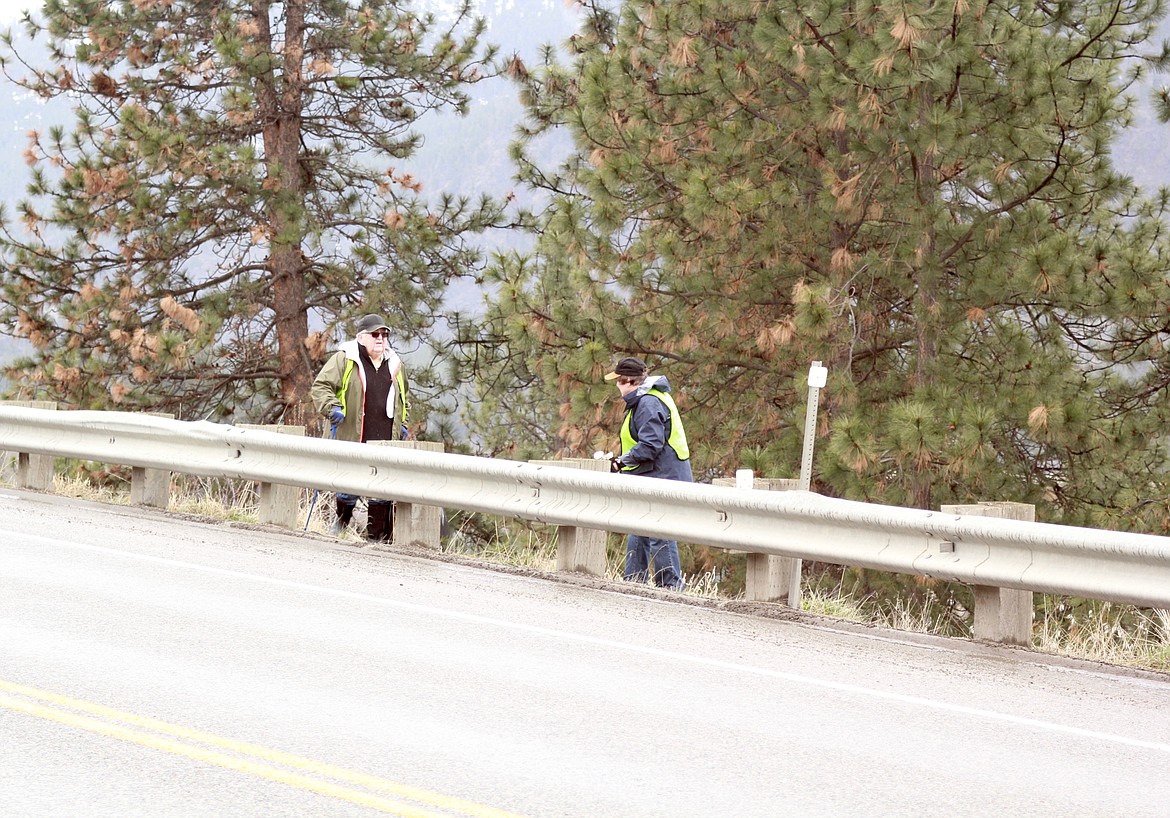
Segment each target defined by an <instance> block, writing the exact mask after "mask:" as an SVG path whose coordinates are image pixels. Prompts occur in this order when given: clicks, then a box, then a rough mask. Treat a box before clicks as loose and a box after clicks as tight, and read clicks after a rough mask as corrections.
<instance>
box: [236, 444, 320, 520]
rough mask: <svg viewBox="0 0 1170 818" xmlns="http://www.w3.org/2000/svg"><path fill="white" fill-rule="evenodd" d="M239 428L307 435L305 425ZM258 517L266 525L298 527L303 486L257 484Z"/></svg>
mask: <svg viewBox="0 0 1170 818" xmlns="http://www.w3.org/2000/svg"><path fill="white" fill-rule="evenodd" d="M237 428H240V429H258V430H260V431H262V432H276V433H277V434H281V435H294V436H296V437H304V436H305V427H304V426H284V425H282V424H271V425H269V424H251V423H241V424H239V426H238V427H237ZM256 493H257V503H256V519H257V520H258V521H259V522H260V523H262V524H264V525H278V526H281V527H283V528H297V527H298V517H299V515H300V510H301V487H300V486H292V485H287V484H282V483H264V482H261V483H260V484H259V485H258V486H257V491H256Z"/></svg>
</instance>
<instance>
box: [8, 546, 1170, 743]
mask: <svg viewBox="0 0 1170 818" xmlns="http://www.w3.org/2000/svg"><path fill="white" fill-rule="evenodd" d="M0 534H5V535H12V536H14V537H22V538H26V539H31V540H36V541H39V542H42V543H45V544H46V545H53V546H67V547H70V548H77V549H81V550H84V551H92V552H95V553H99V554H110V555H114V556H118V557H124V558H129V559H133V560H139V561H141V562H152V563H155V564H158V565H169V566H172V567H175V568H186V569H190V570H193V571H200V572H203V573H205V574H215V575H218V576H225V577H234V578H236V579H243V580H250V581H254V582H261V583H265V584H268V585H274V586H277V587H281V588H290V589H294V590H298V591H307V592H311V593H317V594H326V595H328V596H334V597H340V598H343V599H352V600H356V601H361V602H370V603H374V604H377V605H383V606H386V607H391V608H399V609H401V610H406V611H414V612H416V613H424V614H428V615H431V616H441V617H446V618H447V619H454V620H462V621H464V622H473V623H476V624H480V625H490V626H492V627H497V628H503V629H508V630H513V631H520V632H522V633H531V634H537V635H540V636H549V637H553V638H556V639H564V640H566V641H572V642H578V643H582V644H588V645H598V646H601V647H607V648H613V649H615V650H622V651H626V652H628V653H637V654H642V655H645V656H656V657H659V658H662V659H673V660H675V661H679V662H688V663H690V664H695V665H704V666H706V667H713V668H719V669H721V670H729V671H735V672H738V673H747V674H751V675H755V676H765V677H769V678H774V679H783V680H785V681H788V682H794V683H796V684H803V685H807V686H809V687H818V688H823V689H826V690H836V691H839V692H843V693H852V694H855V695H860V696H869V697H871V698H875V699H882V700H885V701H893V702H900V703H902V704H909V705H915V706H919V707H927V708H931V709H934V710H943V711H947V712H950V713H960V714H963V715H967V716H974V717H976V718H982V719H988V720H990V721H998V722H1006V723H1008V724H1016V725H1020V726H1022V727H1031V728H1035V729H1038V730H1047V731H1050V732H1054V733H1064V734H1066V735H1072V736H1079V737H1081V738H1088V739H1096V740H1099V741H1107V742H1111V743H1113V744H1123V745H1126V746H1129V747H1140V748H1142V749H1146V750H1157V751H1159V752H1163V753H1170V743H1165V742H1158V741H1146V740H1144V739H1135V738H1130V737H1128V736H1119V735H1116V734H1114V733H1102V732H1099V731H1097V730H1086V729H1085V728H1083V727H1073V726H1070V725H1067V724H1057V723H1056V722H1050V721H1043V720H1040V719H1030V718H1025V717H1023V716H1013V715H1011V714H1008V713H997V712H995V711H994V710H985V709H983V708H979V707H967V706H966V705H961V704H952V703H950V702H943V701H938V700H936V699H927V698H924V697H922V696H908V695H905V694H903V693H893V692H890V691H885V690H876V689H874V688H869V687H862V686H860V685H852V684H847V683H845V682H833V681H828V680H826V679H815V678H813V677H811V676H803V675H800V674H798V673H788V672H785V671H782V670H771V669H769V668H761V667H755V666H753V665H744V664H739V663H737V662H725V661H722V660H720V659H708V658H706V657H703V656H695V655H692V654H689V653H679V652H677V651H671V650H662V649H661V648H648V647H643V646H641V645H633V644H630V643H629V642H619V641H617V640H614V639H602V638H600V637H597V636H585V635H582V634H578V633H570V632H569V631H561V630H557V629H555V628H545V627H542V626H539V625H526V624H522V623H518V622H509V621H507V620H504V619H495V618H493V617H490V616H481V615H479V614H469V613H462V612H460V611H450V610H446V609H443V608H433V607H430V606H427V605H418V604H416V603H413V602H400V601H398V600H393V599H387V598H386V597H380V596H373V595H370V594H361V593H357V592H354V591H341V590H337V589H335V588H325V587H322V586H320V585H310V584H308V583H304V582H294V581H293V580H287V579H275V578H273V577H266V576H262V575H260V574H249V573H246V572H244V571H233V570H231V569H228V568H216V567H215V566H210V565H200V564H198V563H194V562H184V561H182V560H174V559H169V558H167V557H155V556H151V555H148V554H135V553H134V552H132V551H121V550H119V549H117V548H106V547H105V546H100V545H90V544H87V543H75V542H69V541H68V540H59V539H53V538H50V537H42V536H40V535H37V534H29V533H27V532H24V531H7V530H3V531H0Z"/></svg>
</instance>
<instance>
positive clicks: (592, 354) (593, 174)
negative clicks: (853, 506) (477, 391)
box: [488, 0, 1170, 528]
mask: <svg viewBox="0 0 1170 818" xmlns="http://www.w3.org/2000/svg"><path fill="white" fill-rule="evenodd" d="M1161 15H1162V6H1161V3H1160V0H1150V1H1149V2H1146V1H1145V0H1139V2H1136V3H1133V4H1130V5H1127V6H1124V7H1119V6H1117V4H1115V3H1108V2H1101V1H1100V0H1075V2H1070V3H1064V4H1058V5H1055V6H1053V5H1047V4H1036V5H1026V6H1001V5H999V4H997V3H994V2H986V1H984V2H967V0H958V1H957V2H955V3H953V4H937V3H923V2H910V3H897V4H870V5H866V4H861V5H859V4H857V3H855V2H851V1H850V2H844V1H843V0H814V2H810V3H797V2H793V0H786V1H785V2H778V3H767V4H761V3H755V2H749V0H694V1H693V2H677V1H676V0H631V2H627V3H625V4H623V5H622V6H621V9H620V12H612V11H609V10H607V9H606V8H605V7H603V6H598V5H595V6H593V7H591V13H590V16H589V19H588V21H587V22H586V24H585V25H584V26H583V27H582V30H581V32H580V34H579V35H578V36H576V37H575V38H573V40H572V41H571V42H570V43H569V46H570V48H571V49H572V50H573V59H572V61H571V62H570V63H568V64H564V63H562V62H560V60H559V59H558V57H557V54H556V53H555V52H554V51H552V50H550V51H549V53H548V57H547V59H546V60H545V62H544V64H543V65H540V66H538V67H535V68H529V67H528V66H523V65H518V64H514V65H513V66H512V74H513V76H515V77H516V78H517V80H518V82H519V83H520V84H521V86H522V89H523V94H524V99H525V102H526V105H527V106H528V120H527V123H526V132H525V133H524V134H523V138H522V139H521V140H520V141H519V142H518V144H517V146H516V149H515V154H516V157H517V160H518V164H519V167H520V171H521V175H522V176H523V178H524V179H525V181H526V182H527V183H528V184H529V185H530V186H531V187H533V188H534V189H537V190H541V191H544V192H546V193H547V195H548V197H549V205H548V207H547V209H546V210H545V211H544V212H543V213H542V214H541V217H540V222H539V226H538V231H537V233H538V244H537V248H536V251H535V252H534V253H533V254H531V256H518V255H517V256H512V257H509V258H505V259H501V260H500V261H499V262H498V263H497V264H495V265H494V266H493V270H492V274H493V276H494V279H495V281H496V283H497V285H498V291H497V295H496V297H495V298H494V301H493V307H492V310H491V314H490V316H489V319H488V322H489V323H490V325H491V326H493V327H494V328H496V329H497V330H501V331H504V332H505V333H506V335H507V343H508V347H509V351H508V353H507V354H501V356H500V360H501V361H510V362H523V368H524V370H525V371H530V372H531V373H532V374H533V375H534V376H535V377H536V378H537V379H538V380H539V383H540V385H541V386H542V387H543V388H546V389H549V390H552V391H553V392H554V394H555V396H556V399H557V401H559V403H560V406H559V409H558V415H559V416H553V417H550V421H551V422H553V423H554V424H556V425H557V426H558V429H559V437H558V443H559V444H560V445H561V446H562V447H563V448H564V450H565V451H566V452H567V453H574V454H583V453H585V452H587V451H589V450H590V449H593V448H605V447H606V444H607V443H608V444H610V447H611V448H612V442H613V440H614V439H615V437H616V432H615V430H616V427H617V419H618V417H619V412H620V402H618V401H616V400H614V395H612V394H611V392H612V389H611V387H609V386H608V385H607V384H604V383H603V382H602V380H601V375H602V373H603V372H605V371H607V367H608V366H609V365H610V364H611V363H612V362H613V360H614V359H615V358H616V357H618V356H621V355H626V354H633V355H639V356H642V357H644V358H646V359H647V360H648V361H649V362H650V363H651V365H652V367H653V368H654V369H655V370H656V371H658V372H662V373H665V374H667V375H669V376H670V377H671V381H672V383H673V384H674V387H675V391H676V393H677V394H678V398H679V404H680V407H681V409H682V412H683V416H684V418H685V419H686V423H687V431H688V435H689V437H690V439H691V441H692V452H693V453H694V454H693V457H694V460H695V465H696V467H697V468H696V470H697V472H698V473H699V474H702V473H704V472H708V473H724V474H726V473H729V472H730V470H731V469H733V468H735V467H737V466H741V465H753V466H755V467H756V468H760V469H763V470H764V471H766V472H767V473H768V474H770V475H772V476H779V477H786V476H787V477H791V476H795V474H796V469H797V468H798V467H799V462H800V446H801V436H802V432H803V425H804V417H803V415H804V407H805V394H806V391H805V374H806V372H807V368H808V366H809V364H810V362H812V361H814V360H820V361H823V362H824V364H825V365H826V366H827V367H828V368H829V383H828V387H827V389H825V390H824V391H823V393H822V396H821V397H822V402H821V407H822V410H821V418H820V426H819V437H820V438H821V440H820V441H819V443H818V449H817V452H818V458H817V462H816V478H817V486H816V488H817V489H818V490H820V491H823V492H826V493H830V494H835V495H838V496H843V497H849V498H854V499H864V500H869V501H875V502H886V503H893V504H899V505H912V506H918V507H923V508H933V507H937V506H938V505H939V504H941V503H950V502H970V501H975V500H985V499H1002V500H1018V501H1025V502H1033V503H1038V504H1040V505H1041V506H1042V509H1041V513H1040V519H1048V520H1054V519H1063V520H1066V521H1070V522H1085V521H1095V522H1105V521H1112V522H1114V523H1116V524H1120V525H1127V526H1128V525H1138V524H1143V525H1147V526H1150V527H1155V528H1166V527H1167V526H1168V525H1170V515H1168V514H1167V504H1166V501H1165V499H1164V495H1165V491H1164V489H1162V488H1161V486H1162V485H1163V484H1164V477H1163V475H1162V472H1163V461H1164V454H1163V448H1164V447H1160V446H1151V445H1150V441H1151V440H1152V439H1154V438H1155V437H1156V436H1158V435H1160V434H1162V432H1161V430H1162V429H1163V428H1164V426H1165V419H1166V417H1165V414H1166V410H1165V408H1164V405H1165V403H1166V401H1165V396H1166V383H1165V376H1164V375H1162V376H1161V378H1162V379H1161V380H1159V379H1158V378H1159V376H1158V373H1159V372H1162V373H1164V372H1165V371H1166V361H1165V352H1164V350H1163V349H1162V345H1163V344H1164V342H1165V340H1166V318H1165V316H1166V310H1167V305H1168V304H1170V300H1168V299H1170V289H1168V284H1167V282H1166V281H1164V280H1163V271H1164V270H1165V269H1166V263H1165V260H1166V257H1167V246H1166V241H1165V238H1164V235H1163V233H1164V229H1163V225H1164V219H1165V216H1166V200H1165V199H1164V198H1159V199H1154V200H1147V199H1144V198H1142V196H1141V193H1140V191H1138V190H1136V189H1135V188H1134V186H1133V184H1132V182H1131V181H1130V180H1129V179H1127V178H1124V177H1122V176H1120V175H1119V174H1117V173H1116V172H1115V171H1114V170H1113V169H1112V168H1111V166H1110V162H1109V156H1108V151H1109V147H1110V144H1111V140H1112V139H1113V138H1114V137H1115V136H1116V134H1117V132H1118V130H1119V129H1120V128H1122V127H1124V126H1125V124H1126V123H1127V122H1128V121H1129V118H1130V115H1131V114H1130V109H1131V106H1132V104H1133V99H1132V97H1131V96H1130V95H1128V94H1127V89H1129V88H1131V87H1132V85H1133V82H1134V81H1135V80H1136V79H1137V78H1138V77H1139V76H1140V75H1141V72H1143V71H1145V70H1147V69H1148V68H1149V67H1150V66H1155V67H1158V66H1161V65H1163V64H1164V63H1165V62H1166V52H1165V48H1164V47H1163V49H1162V50H1161V51H1150V49H1149V47H1148V46H1147V43H1148V41H1149V38H1150V37H1151V35H1152V32H1153V27H1154V25H1155V23H1156V21H1157V20H1158V19H1159V18H1160V16H1161ZM1147 52H1148V53H1147ZM558 129H563V130H567V131H568V132H569V133H570V134H571V136H572V139H573V143H574V148H575V150H574V152H573V154H572V155H571V156H570V158H569V159H568V160H567V161H566V162H565V163H564V164H562V165H561V166H559V167H555V168H550V167H545V166H542V165H541V163H540V162H539V161H538V160H537V159H535V158H534V157H535V156H536V151H537V150H538V149H539V148H540V146H541V145H542V144H543V143H542V140H544V139H546V138H547V137H548V135H549V134H550V133H554V132H556V131H557V130H558ZM1118 363H1125V364H1128V365H1129V366H1127V367H1119V366H1118ZM492 374H493V377H499V376H500V371H499V369H497V371H495V372H493V373H492ZM745 459H750V460H751V461H752V462H751V463H745V462H744V461H745ZM1151 497H1155V498H1161V499H1157V500H1156V501H1155V502H1153V503H1151V502H1150V498H1151ZM1139 510H1140V511H1143V512H1148V514H1146V516H1145V517H1144V518H1143V520H1142V522H1141V523H1139V522H1138V519H1137V518H1135V517H1134V516H1133V514H1134V512H1135V511H1139Z"/></svg>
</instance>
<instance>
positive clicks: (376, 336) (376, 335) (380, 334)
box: [366, 332, 390, 339]
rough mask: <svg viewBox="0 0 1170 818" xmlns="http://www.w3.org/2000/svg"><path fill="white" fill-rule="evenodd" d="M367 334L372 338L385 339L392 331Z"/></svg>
mask: <svg viewBox="0 0 1170 818" xmlns="http://www.w3.org/2000/svg"><path fill="white" fill-rule="evenodd" d="M366 334H367V335H369V336H370V337H371V338H383V339H385V338H389V337H390V333H388V332H367V333H366Z"/></svg>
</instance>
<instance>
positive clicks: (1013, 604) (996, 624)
mask: <svg viewBox="0 0 1170 818" xmlns="http://www.w3.org/2000/svg"><path fill="white" fill-rule="evenodd" d="M939 510H940V511H941V512H942V513H943V514H962V515H966V516H972V517H1000V518H1003V519H1007V520H1023V521H1024V522H1029V523H1031V522H1035V521H1036V506H1034V505H1030V504H1028V503H1011V502H980V503H973V504H966V505H962V504H960V505H945V506H941V507H940V508H939ZM972 587H973V588H974V590H975V622H974V625H973V627H972V632H973V634H974V636H975V638H976V639H981V640H984V641H987V642H1002V643H1005V644H1011V645H1030V644H1031V643H1032V592H1031V591H1021V590H1018V589H1016V588H993V587H990V586H986V585H974V586H972Z"/></svg>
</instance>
